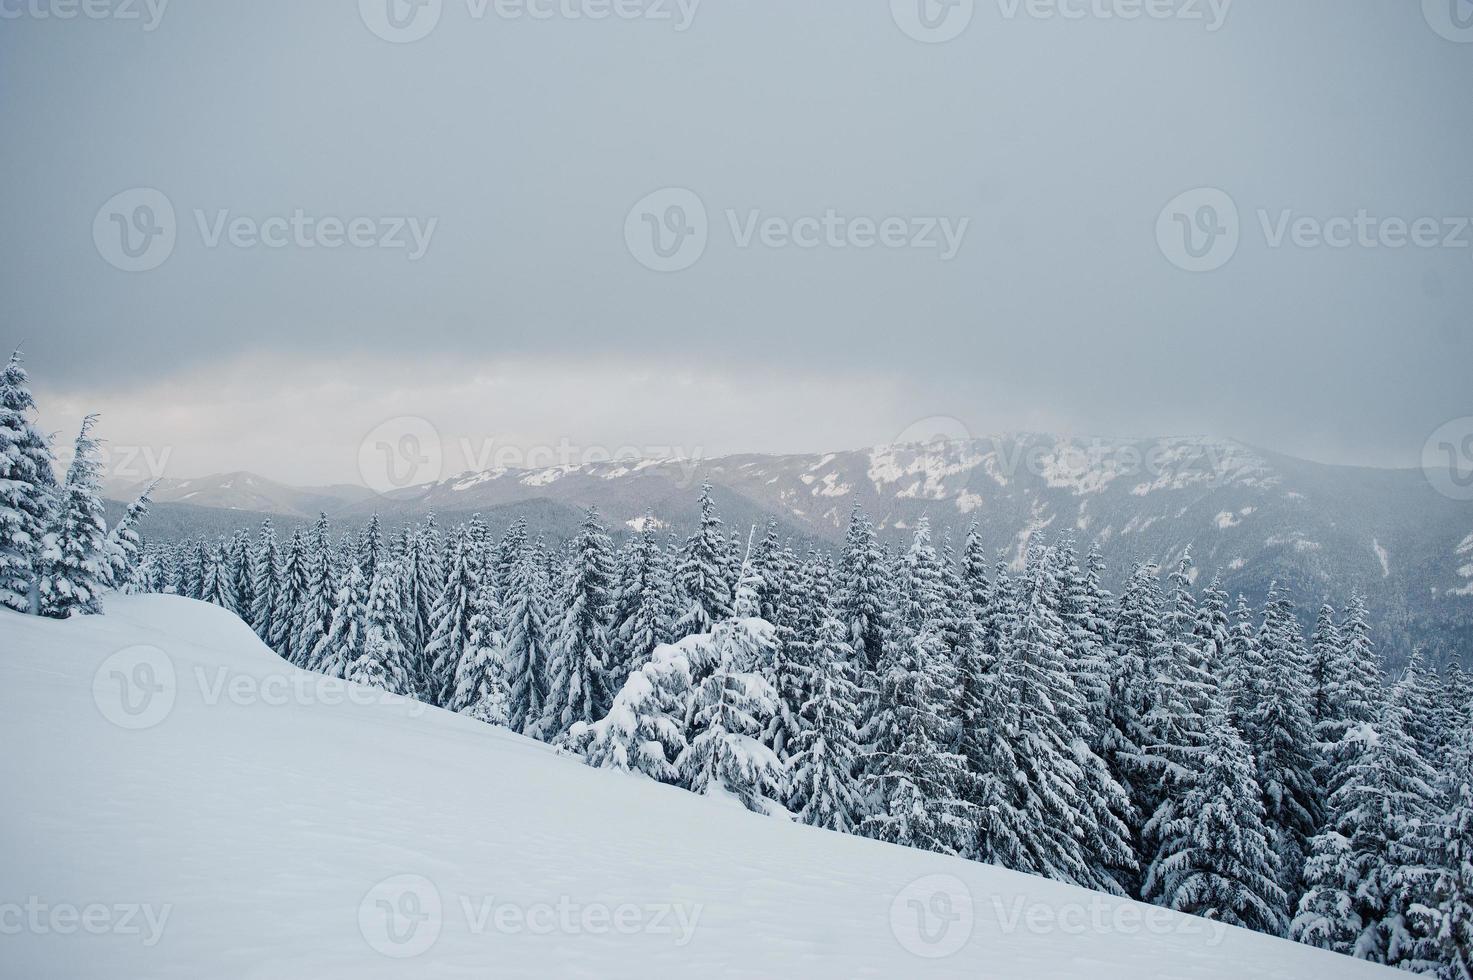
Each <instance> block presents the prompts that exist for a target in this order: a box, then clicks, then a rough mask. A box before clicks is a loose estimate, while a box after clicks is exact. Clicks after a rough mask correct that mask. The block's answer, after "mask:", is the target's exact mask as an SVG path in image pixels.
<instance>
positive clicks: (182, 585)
mask: <svg viewBox="0 0 1473 980" xmlns="http://www.w3.org/2000/svg"><path fill="white" fill-rule="evenodd" d="M209 564H210V549H209V548H208V547H206V546H205V542H204V541H203V540H202V539H201V540H196V541H194V542H193V543H192V544H191V545H189V546H188V547H186V549H185V556H184V560H183V561H182V562H180V564H179V594H180V595H182V596H185V597H187V598H190V599H198V598H199V597H200V596H201V595H202V594H203V590H204V586H205V568H206V567H208V565H209Z"/></svg>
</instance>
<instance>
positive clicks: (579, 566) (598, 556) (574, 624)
mask: <svg viewBox="0 0 1473 980" xmlns="http://www.w3.org/2000/svg"><path fill="white" fill-rule="evenodd" d="M613 589H614V557H613V545H612V544H611V543H610V541H609V536H608V535H607V534H605V533H604V529H603V525H602V524H600V523H599V519H598V510H597V508H594V507H590V508H588V511H587V512H586V513H585V514H584V515H583V524H582V527H580V528H579V531H578V536H577V537H576V538H575V539H574V540H573V553H572V560H571V562H570V563H569V565H568V566H567V568H566V569H565V570H564V572H563V580H562V583H561V587H560V588H559V590H558V596H557V600H556V608H557V609H559V610H560V612H561V614H562V615H561V620H560V621H559V622H558V623H557V626H556V628H555V630H554V636H553V642H552V651H553V653H552V663H551V670H550V672H549V673H550V677H549V679H548V691H547V703H546V704H545V705H544V706H543V715H542V720H541V722H540V724H539V732H540V734H541V737H542V738H544V739H545V740H547V741H551V740H553V739H554V738H556V737H557V736H559V735H561V734H562V733H563V732H565V731H567V730H568V729H569V728H571V727H572V726H573V723H574V722H579V721H583V722H594V721H597V720H598V719H600V718H602V717H603V716H604V714H605V713H606V712H607V711H608V710H609V703H610V702H611V701H612V700H613V692H612V690H611V688H610V680H609V662H610V660H611V659H612V658H613V652H612V649H611V644H610V639H609V620H610V616H611V614H612V606H613Z"/></svg>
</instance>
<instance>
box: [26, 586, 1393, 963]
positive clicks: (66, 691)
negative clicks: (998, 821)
mask: <svg viewBox="0 0 1473 980" xmlns="http://www.w3.org/2000/svg"><path fill="white" fill-rule="evenodd" d="M108 610H109V611H108V615H107V616H104V617H93V618H89V619H79V620H72V621H69V622H60V623H58V622H48V621H42V620H37V619H34V618H29V617H22V616H18V615H14V614H11V613H8V612H5V611H3V610H0V737H3V744H4V746H5V750H4V752H3V755H0V785H3V787H4V790H3V799H4V803H3V812H4V822H3V833H0V975H3V976H5V977H25V978H37V977H53V976H55V977H68V978H87V977H106V978H109V980H117V978H126V977H181V978H188V980H197V978H200V977H261V978H272V980H282V978H297V977H301V978H311V980H325V978H330V977H353V978H363V977H409V976H412V977H477V978H482V977H514V976H537V977H563V976H600V977H603V976H631V977H634V976H638V977H665V976H684V975H690V976H710V975H717V976H751V977H775V976H803V977H829V976H832V977H854V976H875V977H901V976H957V977H967V978H972V980H975V978H978V977H1020V978H1021V977H1028V978H1049V977H1068V978H1074V977H1090V978H1094V980H1103V978H1107V977H1130V978H1137V977H1173V978H1183V977H1224V978H1228V977H1231V978H1240V977H1285V978H1291V977H1292V978H1298V980H1303V978H1312V977H1327V978H1336V980H1340V978H1353V977H1359V976H1372V975H1376V974H1379V975H1382V976H1395V975H1396V974H1394V973H1390V972H1387V971H1384V970H1379V969H1378V968H1374V967H1371V966H1368V965H1366V964H1364V963H1361V962H1358V961H1354V960H1350V959H1346V958H1342V957H1338V956H1333V955H1331V954H1327V953H1322V952H1319V951H1316V950H1312V949H1309V948H1306V947H1303V946H1299V945H1296V944H1293V943H1289V942H1286V941H1282V940H1277V939H1271V938H1268V937H1264V936H1259V935H1255V934H1253V933H1249V932H1245V931H1242V930H1238V929H1226V928H1223V927H1221V926H1218V925H1215V924H1212V923H1208V922H1206V921H1204V920H1201V919H1195V918H1191V917H1187V916H1179V915H1175V914H1172V913H1168V912H1165V911H1164V910H1160V909H1152V908H1150V907H1147V906H1141V905H1137V904H1135V903H1131V902H1122V901H1118V900H1113V899H1108V898H1105V897H1103V896H1097V895H1095V894H1094V893H1092V892H1087V891H1083V890H1080V889H1076V888H1071V887H1066V886H1063V885H1059V884H1055V883H1052V882H1049V881H1044V880H1042V879H1038V878H1033V877H1029V876H1025V875H1020V874H1014V873H1012V872H1008V871H1002V870H999V869H996V868H991V867H987V866H984V865H979V864H974V863H971V862H967V861H962V860H959V859H951V858H944V857H939V856H936V855H930V854H924V853H920V852H915V851H909V850H905V849H902V848H898V847H891V846H888V845H883V844H878V843H875V842H873V841H868V840H863V839H860V838H855V837H844V836H840V835H837V834H830V833H826V832H821V831H816V830H812V829H810V828H806V827H801V826H796V825H793V824H791V823H787V822H784V821H779V820H774V819H767V818H762V817H757V816H753V815H750V814H748V813H746V812H745V811H742V810H740V809H739V808H734V807H732V806H729V805H727V804H725V803H723V802H720V801H715V800H706V799H699V798H696V797H694V796H691V795H690V794H687V793H684V792H681V791H679V790H675V789H671V788H668V787H663V786H659V785H656V784H653V783H650V782H648V781H644V780H642V779H639V778H637V777H633V776H626V775H623V774H619V773H614V772H608V771H596V770H592V769H589V768H587V767H585V766H583V765H582V764H581V763H580V762H578V761H577V760H576V759H572V758H568V757H560V756H558V755H556V754H554V753H553V752H552V751H551V750H550V749H548V748H547V747H545V746H542V745H539V744H537V743H534V742H530V741H528V740H525V739H522V738H519V737H517V736H513V735H511V734H508V733H507V732H505V731H501V730H496V729H492V728H489V727H487V726H484V725H481V724H479V723H477V722H474V721H471V720H468V719H465V718H461V717H457V716H455V715H451V714H448V713H445V712H442V711H438V710H435V709H430V708H424V707H422V706H419V705H415V704H412V703H409V702H404V701H398V700H392V701H391V700H389V699H386V698H380V697H377V696H373V695H371V693H370V692H365V691H361V690H359V689H352V696H351V697H350V696H347V692H348V691H349V689H347V688H345V687H343V686H341V685H339V684H337V683H335V682H330V681H327V680H325V679H321V678H317V677H315V675H308V674H304V673H301V672H299V671H296V670H293V669H292V668H290V667H288V666H287V665H285V664H284V663H282V662H281V661H280V660H278V659H277V658H276V656H275V655H274V654H272V653H271V652H270V651H268V650H267V649H266V648H265V647H264V646H262V645H260V644H259V643H258V642H257V641H256V639H255V637H254V636H253V635H252V634H251V633H250V631H249V630H248V629H247V628H246V627H245V626H244V625H243V624H241V623H240V622H239V621H238V620H236V619H235V618H234V617H232V616H230V615H229V614H227V613H225V612H223V611H222V610H220V609H218V608H216V607H213V606H207V605H204V604H200V603H195V602H191V601H189V600H185V599H178V598H173V597H166V596H141V597H135V598H126V599H124V598H114V599H112V600H111V601H110V602H109V606H108ZM938 954H948V955H944V956H941V955H938Z"/></svg>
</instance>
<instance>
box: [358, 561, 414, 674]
mask: <svg viewBox="0 0 1473 980" xmlns="http://www.w3.org/2000/svg"><path fill="white" fill-rule="evenodd" d="M403 584H404V566H403V565H402V564H401V563H400V560H398V559H392V558H387V557H385V556H383V555H380V556H379V560H378V562H377V563H376V564H375V566H374V575H373V581H372V582H371V584H370V585H369V589H368V607H367V609H366V610H365V611H364V625H363V629H364V635H363V647H362V651H363V652H362V653H361V654H359V655H358V657H357V658H356V659H355V660H353V661H352V662H351V663H349V664H348V669H347V672H346V677H347V679H348V680H350V681H353V682H354V683H356V684H362V685H364V686H365V687H373V688H377V689H378V690H380V691H387V692H388V693H390V694H398V695H401V696H405V697H413V696H414V694H415V693H416V688H415V684H414V678H413V676H412V674H411V665H410V662H409V649H408V647H407V646H406V645H405V643H404V633H405V626H406V624H405V622H404V595H403Z"/></svg>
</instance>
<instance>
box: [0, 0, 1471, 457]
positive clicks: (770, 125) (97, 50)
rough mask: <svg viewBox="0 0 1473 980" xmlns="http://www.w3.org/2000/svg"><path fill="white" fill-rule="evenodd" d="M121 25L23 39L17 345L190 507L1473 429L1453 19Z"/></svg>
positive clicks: (8, 285) (556, 8) (366, 2)
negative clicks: (947, 448) (282, 484)
mask: <svg viewBox="0 0 1473 980" xmlns="http://www.w3.org/2000/svg"><path fill="white" fill-rule="evenodd" d="M93 2H94V3H96V4H99V6H97V7H95V8H94V10H96V11H100V12H103V13H110V14H128V13H132V12H134V11H137V12H138V13H139V14H140V15H141V18H140V19H139V20H127V19H123V18H122V17H112V16H110V17H106V18H103V19H89V18H86V17H79V18H77V19H70V20H59V19H56V18H55V17H41V16H38V14H41V13H57V12H65V11H66V10H67V9H68V8H67V6H66V4H64V3H63V4H58V2H57V0H25V3H24V4H22V3H21V2H20V0H4V3H3V4H0V8H3V11H0V12H3V13H4V15H5V19H0V133H3V134H4V135H3V137H0V174H3V184H0V215H3V216H4V217H3V220H4V234H3V235H0V341H3V342H4V343H5V345H6V346H7V347H8V346H11V345H14V344H18V343H19V344H24V346H25V349H26V351H27V355H28V364H29V366H30V367H31V369H32V371H33V374H34V376H35V379H36V386H37V392H38V395H39V396H40V397H41V398H42V399H43V401H44V402H45V405H44V420H45V422H46V423H47V424H48V425H50V426H52V427H54V428H56V429H59V430H70V429H72V428H73V427H74V426H75V424H76V422H77V420H78V419H79V418H80V415H81V413H82V412H84V411H86V410H90V409H97V410H101V411H102V412H103V413H104V418H103V421H102V426H101V431H102V433H103V435H105V436H107V437H108V438H110V439H112V440H113V441H114V443H116V444H119V445H124V446H127V445H139V446H148V447H152V449H153V451H154V452H155V453H156V454H157V453H167V454H168V456H169V458H170V463H169V471H170V475H175V476H193V475H201V474H204V473H208V472H215V471H222V470H234V469H250V470H255V471H258V472H260V473H263V474H265V475H267V476H271V477H275V478H279V479H284V480H288V481H295V482H328V481H339V480H341V481H350V480H356V479H357V472H358V470H357V462H356V461H357V459H358V450H359V443H360V442H361V440H362V438H363V437H364V435H365V434H366V433H368V432H370V430H373V429H374V428H375V427H376V426H379V425H380V424H381V423H384V422H385V421H386V420H388V419H392V418H395V417H398V416H404V415H411V416H417V417H422V418H425V419H427V420H429V421H430V422H431V423H432V424H433V425H434V426H435V427H436V428H437V429H438V430H440V432H441V433H442V434H443V435H444V436H445V437H446V438H447V439H451V440H458V439H459V438H461V437H470V438H472V439H477V440H485V439H491V440H494V441H495V442H498V443H504V444H508V445H521V446H532V445H538V444H558V443H560V442H563V441H567V442H570V443H572V444H574V445H581V446H606V447H624V446H633V447H640V448H648V449H650V450H652V451H659V450H661V449H674V450H685V451H700V452H703V453H708V454H709V453H725V452H733V451H807V450H815V451H816V450H827V449H837V448H846V447H852V446H858V445H866V444H872V443H880V442H888V441H892V440H893V439H894V438H895V437H896V436H897V435H899V434H900V433H902V432H905V431H906V430H907V429H908V428H909V427H911V426H912V425H913V424H914V423H916V422H917V420H921V419H925V418H928V417H932V416H946V417H950V418H954V419H956V420H959V424H960V425H962V426H964V427H965V428H966V429H967V430H969V431H972V432H975V433H977V434H989V433H993V432H1002V431H1009V430H1017V429H1040V430H1050V431H1054V430H1057V431H1063V432H1067V433H1074V434H1101V435H1157V434H1197V433H1204V434H1210V435H1216V436H1223V437H1231V438H1237V439H1241V440H1244V441H1247V442H1250V443H1253V444H1257V445H1260V446H1264V447H1267V448H1271V449H1276V450H1280V451H1284V452H1288V453H1292V454H1297V455H1302V456H1307V457H1311V458H1316V459H1322V460H1328V461H1334V462H1347V463H1363V464H1370V465H1408V466H1411V465H1416V462H1417V459H1418V457H1419V454H1420V452H1421V449H1422V446H1423V443H1424V441H1425V440H1426V438H1427V436H1428V434H1429V433H1431V432H1432V431H1433V430H1434V429H1436V428H1437V427H1438V426H1439V425H1441V424H1443V423H1444V422H1446V421H1447V420H1449V419H1452V418H1457V417H1460V416H1467V415H1473V383H1470V378H1469V365H1470V364H1473V315H1470V312H1469V311H1470V309H1473V307H1470V300H1473V247H1470V246H1473V231H1469V230H1468V229H1467V228H1466V222H1467V217H1468V216H1469V215H1473V168H1470V160H1473V138H1470V137H1473V114H1470V113H1469V111H1468V93H1469V92H1473V43H1468V42H1473V30H1470V31H1462V30H1460V29H1459V27H1458V26H1457V25H1458V23H1459V22H1458V21H1454V20H1452V19H1451V18H1450V17H1449V16H1448V11H1449V10H1451V9H1452V8H1451V6H1450V5H1451V4H1452V3H1453V2H1454V0H1427V2H1426V3H1425V4H1420V5H1419V3H1418V2H1414V0H1404V2H1398V3H1386V2H1384V0H1296V2H1294V3H1284V2H1283V0H1236V2H1234V3H1231V5H1230V6H1228V7H1227V9H1226V10H1224V9H1223V6H1222V0H1217V4H1216V6H1214V5H1213V4H1212V3H1209V2H1208V0H1152V4H1151V5H1147V7H1146V8H1144V9H1150V10H1154V11H1156V12H1157V13H1161V14H1169V15H1171V16H1164V17H1156V16H1141V17H1140V18H1137V19H1130V20H1127V19H1122V18H1121V17H1119V16H1108V17H1107V16H1104V15H1105V14H1123V13H1129V12H1130V11H1132V10H1140V9H1143V8H1142V7H1141V5H1140V4H1139V3H1133V0H1061V3H1062V7H1060V6H1059V5H1058V4H1054V3H1051V2H1050V0H1033V6H1032V7H1031V8H1030V7H1029V6H1027V5H1024V6H1019V5H1017V4H1015V3H1013V2H1012V0H976V3H975V4H972V3H969V2H967V0H962V2H961V3H960V4H959V5H958V6H955V7H951V8H948V7H943V6H941V5H940V3H939V2H938V0H895V2H894V3H888V2H887V0H865V2H857V0H805V2H803V3H777V2H749V3H732V2H729V0H726V2H717V0H706V2H704V3H699V4H698V5H695V6H694V7H692V3H693V0H685V4H684V6H683V7H682V6H681V5H680V4H679V3H677V2H676V0H617V3H615V2H614V0H526V2H531V3H533V4H534V5H535V6H537V7H538V10H539V11H541V12H545V13H550V15H551V16H550V17H546V18H533V17H531V16H522V17H513V16H511V15H512V14H515V13H516V12H517V11H519V10H522V11H524V12H525V3H521V2H519V0H499V2H500V7H499V8H498V0H491V2H490V3H489V5H482V4H481V3H480V2H479V0H426V2H427V5H426V6H423V7H415V6H412V5H411V4H410V3H409V2H408V0H363V2H362V3H355V2H354V0H335V2H331V3H327V2H322V3H317V2H312V3H304V2H301V0H253V2H251V3H248V4H225V3H201V2H183V0H175V2H174V3H172V4H169V5H167V6H166V7H165V8H164V9H163V10H162V12H161V13H162V16H156V15H157V14H159V13H160V11H159V9H158V3H159V0H154V2H153V6H152V7H150V6H149V4H148V3H146V2H145V0H137V2H136V3H129V4H127V6H126V7H122V6H121V0H93ZM1458 2H1462V3H1464V7H1465V10H1464V12H1466V0H1458ZM109 4H113V5H114V6H109ZM391 5H392V6H391ZM920 5H925V9H924V10H923V9H921V6H920ZM611 9H612V10H616V11H617V12H620V13H623V14H635V13H639V14H645V15H647V16H638V17H628V16H610V17H608V18H607V19H592V18H591V17H589V16H583V17H581V18H576V19H575V18H574V17H572V16H570V14H574V13H577V14H584V15H590V14H596V13H599V12H600V11H604V10H611ZM1030 9H1031V10H1032V11H1033V12H1032V13H1030ZM390 13H392V14H393V15H394V19H390V17H389V16H388V15H389V14H390ZM918 13H919V14H923V15H924V16H918ZM1076 13H1080V14H1082V16H1078V17H1076V16H1072V15H1073V14H1076ZM662 14H668V15H669V16H668V19H661V16H660V15H662ZM1065 14H1070V15H1071V16H1067V17H1066V16H1064V15H1065ZM948 17H949V18H950V19H948ZM968 17H969V18H970V19H968ZM396 25H397V26H396ZM927 25H930V26H927ZM149 27H152V29H148V28H149ZM682 28H683V29H682ZM1214 28H1215V29H1214ZM418 34H424V35H425V36H423V37H421V38H419V39H417V40H409V38H412V37H414V36H416V35H418ZM952 34H955V35H956V36H955V37H950V35H952ZM948 37H949V38H950V39H947V38H948ZM669 188H678V189H681V191H680V192H675V191H669V190H666V189H669ZM1200 188H1209V189H1215V190H1216V191H1220V192H1222V193H1221V194H1216V193H1208V192H1205V191H1198V190H1197V189H1200ZM139 189H149V190H148V191H147V192H144V191H140V190H139ZM1184 193H1185V195H1186V196H1185V197H1180V198H1179V197H1178V196H1179V195H1183V194H1184ZM651 195H653V196H651ZM168 211H172V213H173V217H172V220H170V217H169V214H168V213H167V212H168ZM830 211H832V215H830V214H829V212H830ZM1360 211H1364V212H1365V213H1366V217H1365V218H1364V219H1362V220H1361V221H1360V222H1358V223H1355V222H1353V221H1346V220H1344V219H1355V218H1356V216H1357V213H1358V212H1360ZM297 212H300V213H301V216H302V218H301V220H299V221H297V222H296V225H297V227H292V224H293V223H292V221H291V220H290V219H292V218H293V216H294V215H295V214H296V213H297ZM702 213H704V220H703V218H702ZM1301 217H1307V218H1308V219H1311V220H1308V221H1305V222H1300V224H1299V225H1298V226H1295V225H1293V224H1291V223H1290V222H1294V221H1296V220H1297V219H1299V218H1301ZM273 218H277V219H286V220H278V221H275V222H273V221H271V220H270V219H273ZM1337 218H1338V219H1342V220H1341V221H1340V222H1338V223H1337V222H1336V221H1334V220H1332V219H1337ZM239 219H245V220H239ZM324 219H326V220H325V223H324ZM353 219H367V220H366V221H361V222H359V223H358V224H356V225H354V224H352V222H353ZM400 219H409V220H407V221H401V220H400ZM772 219H775V220H772ZM887 219H898V220H890V221H888V222H887ZM1372 219H1374V220H1372ZM1386 219H1391V220H1389V221H1388V220H1386ZM1418 219H1430V220H1431V224H1427V223H1425V222H1424V223H1423V224H1422V225H1421V226H1420V229H1421V230H1420V233H1419V234H1416V235H1414V234H1413V228H1414V227H1415V226H1416V222H1417V220H1418ZM651 223H653V224H651ZM401 225H402V227H400V226H401ZM1296 227H1297V231H1296V230H1294V229H1295V228H1296ZM350 229H354V231H353V234H352V235H350V234H349V232H350ZM656 231H658V232H659V236H660V240H659V244H660V246H661V249H663V251H657V250H656V249H655V247H654V246H655V243H656V239H655V232H656ZM1188 232H1190V238H1188V234H1187V233H1188ZM1214 232H1215V233H1216V234H1211V233H1214ZM1280 232H1282V235H1281V234H1280ZM678 233H683V234H684V237H678ZM261 236H264V237H266V238H268V239H270V240H272V241H273V242H276V243H278V244H281V247H268V246H266V245H263V244H261V242H260V240H259V239H260V237H261ZM349 237H355V238H356V239H357V243H358V244H353V243H350V242H348V241H346V239H348V238H349ZM1414 237H1415V238H1419V239H1420V243H1411V242H1409V241H1408V239H1411V238H1414ZM1326 238H1329V239H1332V240H1334V241H1337V242H1340V243H1341V244H1343V245H1344V246H1345V247H1332V246H1331V245H1328V244H1325V239H1326ZM795 239H796V240H798V241H801V242H802V243H803V245H801V246H800V245H798V244H794V240H795ZM333 242H341V244H339V246H338V247H335V248H329V247H325V246H326V245H328V244H331V243H333ZM396 244H398V245H402V246H403V247H389V246H394V245H396ZM1234 244H1236V249H1235V250H1234V247H1233V246H1234ZM125 245H126V246H127V249H125V248H124V246H125ZM308 245H312V246H313V247H307V246H308ZM359 246H364V247H359ZM1189 246H1190V247H1189ZM144 266H152V267H151V268H146V269H144V271H136V270H137V269H139V268H141V267H144ZM651 266H653V267H655V268H651ZM658 269H665V270H673V271H657V270H658ZM69 435H70V433H69V432H67V433H66V436H67V437H68V438H69ZM452 465H453V464H452Z"/></svg>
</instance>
